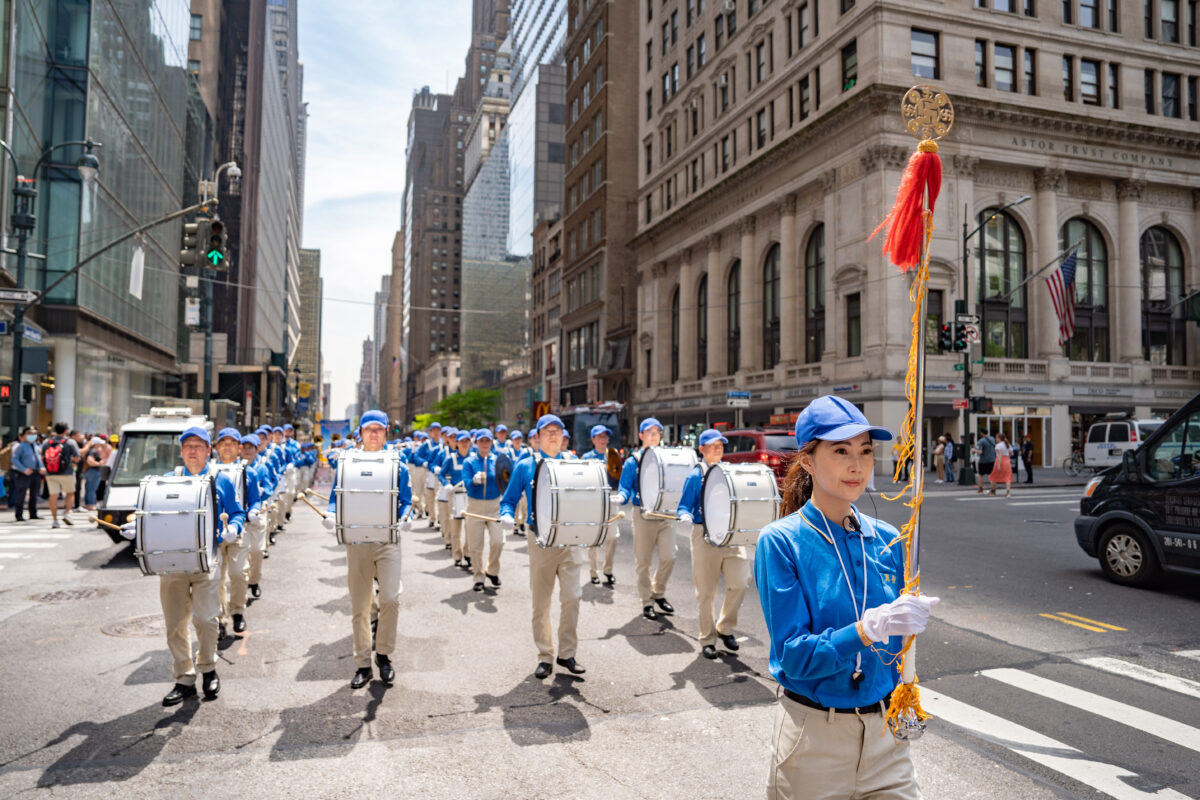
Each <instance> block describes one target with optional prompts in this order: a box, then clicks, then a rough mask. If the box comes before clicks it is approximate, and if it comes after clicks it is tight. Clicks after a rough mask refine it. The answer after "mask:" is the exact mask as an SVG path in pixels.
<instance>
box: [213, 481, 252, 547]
mask: <svg viewBox="0 0 1200 800" xmlns="http://www.w3.org/2000/svg"><path fill="white" fill-rule="evenodd" d="M214 485H215V486H216V491H217V507H218V508H219V509H220V511H219V512H218V513H221V514H228V515H229V521H228V522H226V523H225V524H226V525H227V526H228V527H229V538H230V539H231V540H232V539H236V538H237V537H239V536H241V535H242V528H244V527H246V510H245V509H244V508H242V507H241V506H240V505H239V504H238V501H237V489H236V488H235V487H234V485H233V480H232V479H231V478H230V477H229V476H228V475H226V474H225V473H223V472H220V473H217V476H216V480H215V481H214ZM217 530H218V531H220V530H221V528H220V527H218V529H217ZM220 538H221V539H222V541H224V537H220Z"/></svg>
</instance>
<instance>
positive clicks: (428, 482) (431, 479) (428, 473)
mask: <svg viewBox="0 0 1200 800" xmlns="http://www.w3.org/2000/svg"><path fill="white" fill-rule="evenodd" d="M437 486H438V479H437V475H434V474H433V470H431V469H426V470H425V488H426V489H430V490H433V489H436V488H437Z"/></svg>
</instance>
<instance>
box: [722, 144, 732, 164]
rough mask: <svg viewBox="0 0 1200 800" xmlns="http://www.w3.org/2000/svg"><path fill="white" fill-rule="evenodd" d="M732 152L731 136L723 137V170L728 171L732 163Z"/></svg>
mask: <svg viewBox="0 0 1200 800" xmlns="http://www.w3.org/2000/svg"><path fill="white" fill-rule="evenodd" d="M731 160H732V159H731V152H730V149H729V137H728V136H722V137H721V172H727V171H728V170H729V166H730V163H731Z"/></svg>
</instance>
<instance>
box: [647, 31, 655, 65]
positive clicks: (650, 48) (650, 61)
mask: <svg viewBox="0 0 1200 800" xmlns="http://www.w3.org/2000/svg"><path fill="white" fill-rule="evenodd" d="M653 66H654V40H653V39H651V40H650V41H648V42H646V71H647V72H649V71H650V68H651V67H653Z"/></svg>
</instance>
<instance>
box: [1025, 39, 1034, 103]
mask: <svg viewBox="0 0 1200 800" xmlns="http://www.w3.org/2000/svg"><path fill="white" fill-rule="evenodd" d="M1025 94H1028V95H1035V94H1037V51H1036V50H1030V49H1029V48H1026V49H1025Z"/></svg>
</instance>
